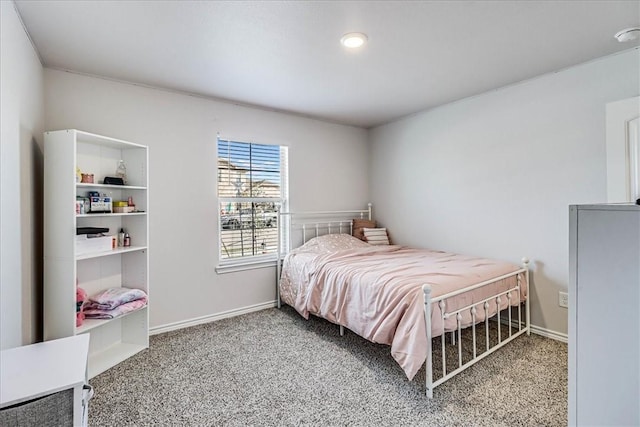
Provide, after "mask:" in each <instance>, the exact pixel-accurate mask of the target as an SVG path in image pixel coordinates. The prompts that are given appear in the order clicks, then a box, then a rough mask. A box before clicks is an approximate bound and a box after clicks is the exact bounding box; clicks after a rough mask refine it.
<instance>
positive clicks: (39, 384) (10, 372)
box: [0, 334, 89, 426]
mask: <svg viewBox="0 0 640 427" xmlns="http://www.w3.org/2000/svg"><path fill="white" fill-rule="evenodd" d="M88 353H89V334H80V335H76V336H73V337H68V338H61V339H58V340H52V341H45V342H42V343H38V344H32V345H27V346H23V347H17V348H12V349H8V350H3V351H1V352H0V408H6V407H9V406H13V405H17V404H20V403H23V402H27V401H30V400H33V399H38V398H40V397H44V396H47V395H50V394H53V393H57V392H60V391H63V390H68V389H73V401H74V403H73V424H74V425H75V426H80V425H82V424H83V402H82V399H83V390H82V388H83V386H84V385H85V384H86V383H87V356H88Z"/></svg>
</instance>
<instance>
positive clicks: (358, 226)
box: [353, 219, 376, 242]
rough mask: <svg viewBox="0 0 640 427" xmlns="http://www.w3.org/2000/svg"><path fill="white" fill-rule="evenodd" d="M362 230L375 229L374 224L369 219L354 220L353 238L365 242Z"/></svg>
mask: <svg viewBox="0 0 640 427" xmlns="http://www.w3.org/2000/svg"><path fill="white" fill-rule="evenodd" d="M364 228H376V222H375V221H374V220H371V219H354V220H353V237H357V238H358V239H360V240H363V241H365V242H366V240H365V238H364Z"/></svg>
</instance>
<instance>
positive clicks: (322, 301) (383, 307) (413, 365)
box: [280, 245, 526, 380]
mask: <svg viewBox="0 0 640 427" xmlns="http://www.w3.org/2000/svg"><path fill="white" fill-rule="evenodd" d="M306 246H307V245H305V246H302V247H300V248H298V249H295V250H293V251H291V253H290V254H289V255H288V256H287V257H286V258H285V261H284V267H283V272H282V280H281V283H280V295H281V298H282V300H283V301H284V302H285V303H287V304H289V305H291V306H293V307H294V308H295V309H296V310H297V311H298V312H299V313H300V314H301V315H302V316H303V317H304V318H308V316H309V314H310V313H311V314H313V315H316V316H320V317H323V318H325V319H327V320H329V321H331V322H334V323H337V324H339V325H343V326H345V327H346V328H348V329H350V330H352V331H353V332H355V333H357V334H358V335H360V336H362V337H364V338H366V339H368V340H370V341H372V342H376V343H381V344H388V345H391V354H392V356H393V358H394V359H395V360H396V361H397V362H398V364H399V365H400V366H401V367H402V369H403V370H404V372H405V374H406V375H407V378H409V379H410V380H411V379H413V377H414V376H415V374H416V373H417V372H418V370H419V369H420V367H421V366H422V365H423V364H424V362H425V360H426V356H427V351H430V347H429V345H428V344H430V343H427V339H426V333H425V329H426V326H425V321H424V295H423V292H422V285H424V284H427V283H428V284H431V285H432V289H433V291H432V298H436V297H438V296H440V295H444V294H446V293H449V292H451V291H455V290H457V289H460V288H463V287H467V286H470V285H473V284H476V283H480V282H483V281H485V280H489V279H491V278H495V277H499V276H502V275H504V274H507V273H511V272H515V271H517V270H519V269H520V267H518V266H516V265H513V264H510V263H506V262H502V261H495V260H489V259H483V258H476V257H469V256H463V255H456V254H452V253H447V252H439V251H430V250H421V249H411V248H407V247H403V246H377V247H372V246H369V245H366V247H357V248H350V249H346V250H338V251H335V252H327V251H324V252H322V251H320V252H319V251H318V250H317V248H316V247H313V246H311V247H309V248H307V247H306ZM515 283H516V278H515V277H510V278H508V279H505V280H502V281H500V282H497V283H495V284H492V285H490V286H486V287H482V288H480V289H476V290H474V291H471V292H467V293H463V294H461V295H458V296H457V297H455V298H449V299H447V300H446V304H447V310H446V311H449V310H450V309H451V308H454V309H455V308H461V307H465V306H467V305H469V304H470V303H473V302H476V301H480V300H482V299H483V298H486V297H488V296H490V295H492V294H495V293H497V291H498V290H506V289H508V288H509V287H513V286H514V285H515ZM522 283H524V281H523V282H522ZM525 295H526V289H524V290H523V295H522V297H521V299H524V297H525ZM518 302H519V301H518V296H517V293H515V292H513V293H512V300H511V303H512V305H516V304H518ZM507 304H508V302H507V299H506V298H502V302H501V304H500V305H501V309H503V308H506V306H507ZM496 305H497V304H496V303H495V302H492V303H491V304H490V307H489V311H490V315H493V314H495V312H496ZM453 317H454V316H452V317H451V318H449V319H447V320H446V322H445V325H444V329H445V330H446V331H450V330H455V329H456V328H457V324H456V320H455V318H453ZM482 320H484V312H483V310H481V309H480V307H478V313H477V315H476V322H479V321H482ZM470 324H471V315H470V313H469V314H467V315H465V316H463V319H462V327H466V326H469V325H470ZM431 329H432V333H433V336H434V337H435V336H438V335H441V334H442V333H443V324H442V318H441V312H440V309H439V307H438V306H437V304H435V303H434V304H433V314H432V328H431Z"/></svg>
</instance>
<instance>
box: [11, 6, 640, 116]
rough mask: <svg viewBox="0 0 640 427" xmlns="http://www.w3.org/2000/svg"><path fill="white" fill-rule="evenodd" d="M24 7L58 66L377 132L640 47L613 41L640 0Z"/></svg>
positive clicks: (633, 22) (634, 16)
mask: <svg viewBox="0 0 640 427" xmlns="http://www.w3.org/2000/svg"><path fill="white" fill-rule="evenodd" d="M16 5H17V9H18V12H19V13H20V15H21V17H22V19H23V21H24V25H25V27H26V29H27V31H28V33H29V35H30V36H31V38H32V40H33V42H34V44H35V46H36V48H37V50H38V52H39V53H40V55H41V58H42V61H43V64H44V65H45V66H46V67H51V68H57V69H65V70H72V71H75V72H80V73H87V74H91V75H96V76H104V77H108V78H111V79H117V80H122V81H127V82H133V83H139V84H145V85H150V86H155V87H161V88H167V89H171V90H178V91H183V92H188V93H194V94H200V95H203V96H207V97H213V98H217V99H223V100H228V101H232V102H236V103H240V104H249V105H256V106H260V107H263V108H269V109H274V110H279V111H287V112H294V113H296V114H301V115H304V116H311V117H316V118H320V119H323V120H329V121H332V122H338V123H344V124H349V125H355V126H360V127H365V128H368V127H372V126H376V125H379V124H383V123H386V122H389V121H392V120H394V119H397V118H399V117H402V116H405V115H407V114H411V113H414V112H417V111H421V110H425V109H429V108H432V107H435V106H438V105H442V104H446V103H448V102H452V101H455V100H458V99H462V98H466V97H469V96H473V95H475V94H479V93H482V92H486V91H489V90H492V89H496V88H499V87H502V86H506V85H509V84H513V83H516V82H519V81H522V80H525V79H529V78H531V77H534V76H538V75H541V74H544V73H549V72H553V71H557V70H559V69H562V68H566V67H569V66H572V65H575V64H579V63H582V62H585V61H589V60H591V59H594V58H598V57H601V56H605V55H608V54H612V53H615V52H618V51H622V50H627V49H630V48H633V47H635V46H638V40H636V41H634V42H631V43H619V42H618V41H617V40H615V38H614V37H613V36H614V34H615V33H616V32H617V31H619V30H621V29H623V28H627V27H632V26H638V25H639V24H640V1H637V0H634V1H616V0H606V1H579V0H574V1H547V0H544V1H422V2H418V1H406V2H405V1H370V2H366V1H88V0H85V1H19V0H18V1H16ZM351 31H361V32H364V33H366V34H367V35H368V37H369V41H368V43H367V44H366V45H365V46H364V48H361V49H360V50H358V51H348V50H347V49H346V48H344V47H342V46H341V45H340V43H339V40H340V37H341V36H342V35H343V34H344V33H347V32H351Z"/></svg>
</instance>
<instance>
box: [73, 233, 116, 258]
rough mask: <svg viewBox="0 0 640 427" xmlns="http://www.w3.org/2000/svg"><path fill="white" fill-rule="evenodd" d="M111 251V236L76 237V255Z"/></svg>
mask: <svg viewBox="0 0 640 427" xmlns="http://www.w3.org/2000/svg"><path fill="white" fill-rule="evenodd" d="M111 249H113V236H98V237H89V236H88V235H86V234H81V235H78V236H76V255H86V254H92V253H95V252H106V251H110V250H111Z"/></svg>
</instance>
